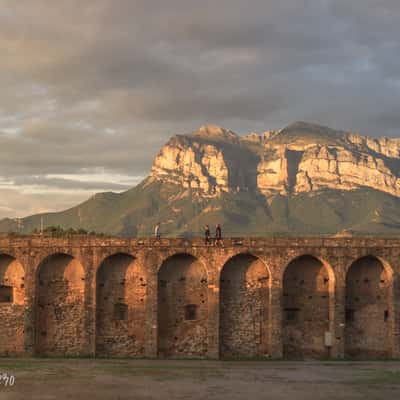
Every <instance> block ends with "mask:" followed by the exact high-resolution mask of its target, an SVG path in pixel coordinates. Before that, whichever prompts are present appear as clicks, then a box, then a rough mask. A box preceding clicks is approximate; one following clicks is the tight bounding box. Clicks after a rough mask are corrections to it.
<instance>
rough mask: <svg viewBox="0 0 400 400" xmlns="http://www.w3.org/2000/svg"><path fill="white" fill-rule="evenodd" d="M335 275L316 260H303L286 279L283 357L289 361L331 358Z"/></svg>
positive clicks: (292, 264)
mask: <svg viewBox="0 0 400 400" xmlns="http://www.w3.org/2000/svg"><path fill="white" fill-rule="evenodd" d="M334 287H335V282H334V274H333V271H332V270H331V269H330V268H329V267H328V266H326V265H324V264H323V263H322V262H321V261H320V260H318V259H317V258H315V257H313V256H309V255H304V256H300V257H298V258H296V259H294V260H293V261H291V262H290V263H289V265H288V266H287V267H286V270H285V273H284V275H283V300H282V306H283V310H282V333H283V355H284V357H289V358H320V357H324V356H329V354H330V353H329V349H330V347H328V346H330V343H328V342H326V336H330V335H331V333H332V322H333V309H334Z"/></svg>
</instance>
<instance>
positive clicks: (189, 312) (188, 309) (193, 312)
mask: <svg viewBox="0 0 400 400" xmlns="http://www.w3.org/2000/svg"><path fill="white" fill-rule="evenodd" d="M196 319H197V305H196V304H187V305H186V306H185V320H187V321H194V320H196Z"/></svg>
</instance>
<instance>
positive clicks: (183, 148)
mask: <svg viewBox="0 0 400 400" xmlns="http://www.w3.org/2000/svg"><path fill="white" fill-rule="evenodd" d="M234 150H236V151H235V156H236V158H234V157H232V153H233V151H234ZM245 153H247V157H246V158H244V157H243V156H244V154H245ZM249 153H251V154H253V156H254V157H253V160H256V161H255V162H253V164H252V165H249V163H248V161H249V157H248V154H249ZM245 161H247V163H246V162H245ZM250 164H251V163H250ZM249 169H250V170H249ZM251 169H253V170H251ZM149 179H150V181H162V182H168V183H173V184H177V185H181V186H182V187H183V188H192V189H197V190H198V191H199V192H200V193H201V194H202V195H203V196H206V197H215V196H219V195H221V193H223V192H230V191H241V190H242V191H243V190H244V191H248V190H249V188H253V189H255V190H257V191H258V192H260V193H262V194H263V195H264V196H266V197H270V196H273V195H275V194H280V195H288V194H296V193H303V192H312V191H317V190H320V189H337V190H354V189H357V188H360V187H367V188H371V189H376V190H379V191H382V192H385V193H389V194H391V195H393V196H396V197H400V139H388V138H379V139H374V138H369V137H365V136H361V135H356V134H353V133H345V132H338V131H333V130H330V129H328V128H324V127H320V126H317V125H311V124H305V123H295V124H293V125H291V126H289V127H288V128H285V129H283V130H281V131H279V132H271V131H267V132H264V133H262V134H259V135H258V134H255V133H252V134H249V135H247V136H243V137H239V136H238V135H236V134H235V133H233V132H231V131H227V130H225V129H223V128H220V127H215V126H206V127H202V128H200V130H199V131H196V132H193V133H191V134H188V135H181V136H175V137H174V138H172V139H171V140H170V141H169V142H168V144H166V145H165V146H164V147H163V148H162V149H161V151H160V153H159V155H158V156H157V157H156V159H155V161H154V164H153V167H152V169H151V173H150V177H149Z"/></svg>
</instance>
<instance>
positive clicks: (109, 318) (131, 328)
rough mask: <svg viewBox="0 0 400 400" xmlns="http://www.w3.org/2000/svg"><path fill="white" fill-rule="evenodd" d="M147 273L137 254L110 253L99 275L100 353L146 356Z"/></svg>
mask: <svg viewBox="0 0 400 400" xmlns="http://www.w3.org/2000/svg"><path fill="white" fill-rule="evenodd" d="M145 308H146V277H145V275H144V273H143V271H142V269H141V268H140V266H139V265H138V262H137V260H136V258H135V257H133V256H132V255H130V254H126V253H116V254H113V255H110V256H108V257H106V258H105V259H104V260H103V262H102V263H101V264H100V266H99V268H98V270H97V276H96V355H102V356H129V357H143V356H144V343H145V322H146V319H145Z"/></svg>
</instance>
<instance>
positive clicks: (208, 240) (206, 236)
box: [204, 225, 211, 246]
mask: <svg viewBox="0 0 400 400" xmlns="http://www.w3.org/2000/svg"><path fill="white" fill-rule="evenodd" d="M204 244H205V245H206V246H210V245H211V233H210V227H209V226H208V225H206V226H205V228H204Z"/></svg>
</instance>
